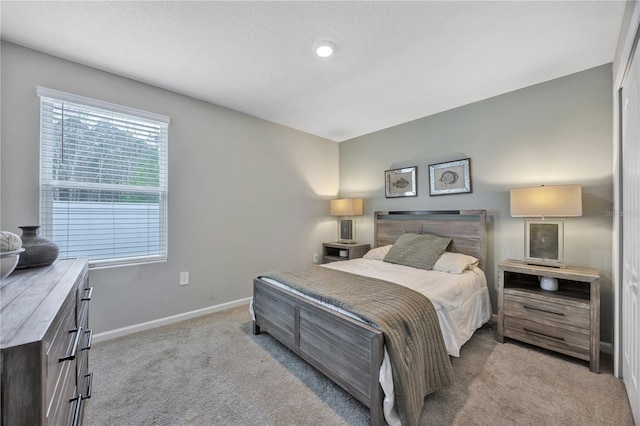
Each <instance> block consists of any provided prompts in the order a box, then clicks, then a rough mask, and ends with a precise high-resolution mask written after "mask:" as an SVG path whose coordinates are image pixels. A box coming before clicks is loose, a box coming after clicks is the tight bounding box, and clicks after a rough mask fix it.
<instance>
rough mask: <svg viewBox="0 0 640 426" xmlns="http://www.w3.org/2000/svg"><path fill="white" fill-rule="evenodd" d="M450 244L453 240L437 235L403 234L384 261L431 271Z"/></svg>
mask: <svg viewBox="0 0 640 426" xmlns="http://www.w3.org/2000/svg"><path fill="white" fill-rule="evenodd" d="M449 243H451V238H445V237H438V236H436V235H430V234H410V233H406V234H402V235H400V237H398V239H397V240H396V242H395V244H394V245H393V247H391V250H389V253H387V255H386V256H385V257H384V261H385V262H389V263H397V264H398V265H405V266H411V267H413V268H419V269H426V270H427V271H430V270H431V269H433V265H434V264H435V263H436V260H438V256H440V255H441V254H442V253H443V252H444V251H445V250H446V249H447V246H448V245H449Z"/></svg>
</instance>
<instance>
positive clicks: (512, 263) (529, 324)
mask: <svg viewBox="0 0 640 426" xmlns="http://www.w3.org/2000/svg"><path fill="white" fill-rule="evenodd" d="M540 277H551V278H557V279H558V283H559V284H558V290H557V291H547V290H543V289H541V288H540V283H539V280H540ZM497 294H498V324H497V328H498V330H497V338H498V341H499V342H501V343H502V342H504V338H505V337H508V338H512V339H516V340H519V341H522V342H526V343H530V344H533V345H536V346H540V347H543V348H546V349H549V350H552V351H556V352H560V353H563V354H565V355H569V356H573V357H576V358H579V359H582V360H585V361H589V367H590V370H591V371H593V372H595V373H598V372H599V370H600V275H599V274H598V271H596V270H595V269H589V268H578V267H567V268H562V269H560V268H553V267H548V266H536V265H528V264H526V263H524V262H522V261H518V260H505V261H504V262H502V263H501V264H500V265H498V283H497Z"/></svg>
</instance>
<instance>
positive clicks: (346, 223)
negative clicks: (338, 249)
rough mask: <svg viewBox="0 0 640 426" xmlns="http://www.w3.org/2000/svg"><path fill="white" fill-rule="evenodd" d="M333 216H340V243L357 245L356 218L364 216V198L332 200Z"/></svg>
mask: <svg viewBox="0 0 640 426" xmlns="http://www.w3.org/2000/svg"><path fill="white" fill-rule="evenodd" d="M330 210H331V216H338V242H339V243H343V244H356V241H355V239H356V227H355V217H354V216H362V214H363V209H362V198H341V199H338V200H331V206H330Z"/></svg>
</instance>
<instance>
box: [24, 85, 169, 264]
mask: <svg viewBox="0 0 640 426" xmlns="http://www.w3.org/2000/svg"><path fill="white" fill-rule="evenodd" d="M36 94H37V95H38V97H39V98H40V102H39V103H40V116H39V123H40V147H39V152H40V163H39V167H38V170H39V174H40V178H39V210H40V211H39V217H40V224H41V234H42V235H43V236H44V237H46V238H49V239H52V240H53V241H54V242H55V240H54V239H53V230H52V229H51V228H50V227H51V225H52V224H53V216H54V212H53V208H52V207H53V206H52V205H51V206H48V207H50V208H44V207H45V206H43V204H46V203H52V200H53V197H51V196H50V194H49V192H50V191H49V190H48V188H50V187H51V185H50V183H49V181H47V184H46V185H45V184H43V176H44V175H45V174H51V171H52V169H47V170H45V169H44V167H45V165H44V162H43V159H42V157H43V149H44V148H43V147H44V145H43V140H44V139H43V124H45V123H44V116H43V114H42V112H43V98H45V99H50V100H52V101H54V102H62V103H69V104H74V106H78V107H86V108H87V110H89V109H94V110H95V109H98V110H102V111H105V112H108V113H110V114H116V115H119V116H126V117H131V118H132V119H140V120H145V121H152V122H154V124H160V125H164V126H166V129H165V130H164V134H165V135H166V138H163V139H162V142H163V143H164V146H163V147H160V148H159V152H160V151H162V150H163V151H164V153H163V154H164V155H163V156H162V155H161V156H160V157H159V158H160V161H159V164H158V168H159V170H158V177H159V185H158V188H157V192H158V194H159V201H158V210H159V211H158V220H159V226H158V231H159V232H160V233H162V236H161V237H160V244H159V245H158V254H149V255H138V256H135V255H132V256H123V257H110V258H100V259H90V261H89V266H90V267H91V269H100V268H107V267H115V266H126V265H139V264H148V263H158V262H166V261H167V258H168V239H169V236H168V231H169V217H168V210H169V205H168V193H169V182H168V178H169V173H168V167H169V124H170V121H171V120H170V118H169V117H168V116H165V115H161V114H156V113H153V112H148V111H143V110H139V109H135V108H131V107H127V106H123V105H118V104H114V103H111V102H106V101H101V100H97V99H92V98H88V97H84V96H80V95H75V94H72V93H67V92H63V91H59V90H55V89H49V88H46V87H41V86H37V88H36ZM88 113H89V111H88ZM132 121H133V120H132ZM95 185H96V186H98V185H101V184H95ZM45 186H46V187H47V189H45ZM64 186H67V187H71V188H86V186H85V185H83V184H82V183H81V182H75V183H74V184H71V185H64ZM114 188H117V185H114ZM114 190H116V189H114ZM105 204H106V205H109V204H116V203H105ZM47 218H48V219H47ZM114 235H115V234H114ZM70 257H72V256H70Z"/></svg>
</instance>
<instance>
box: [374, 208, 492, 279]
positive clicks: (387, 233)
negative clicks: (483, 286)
mask: <svg viewBox="0 0 640 426" xmlns="http://www.w3.org/2000/svg"><path fill="white" fill-rule="evenodd" d="M374 219H375V221H374V238H375V246H376V247H380V246H385V245H389V244H393V243H395V241H396V240H397V239H398V237H399V236H400V235H402V234H404V233H405V232H410V233H414V234H433V235H438V236H441V237H450V238H451V240H452V241H451V245H450V246H449V248H448V250H449V251H452V252H455V253H463V254H467V255H470V256H473V257H475V258H477V259H478V261H479V267H480V269H482V270H484V269H485V267H486V259H487V229H486V211H485V210H460V211H455V212H450V211H422V212H375V215H374Z"/></svg>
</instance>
